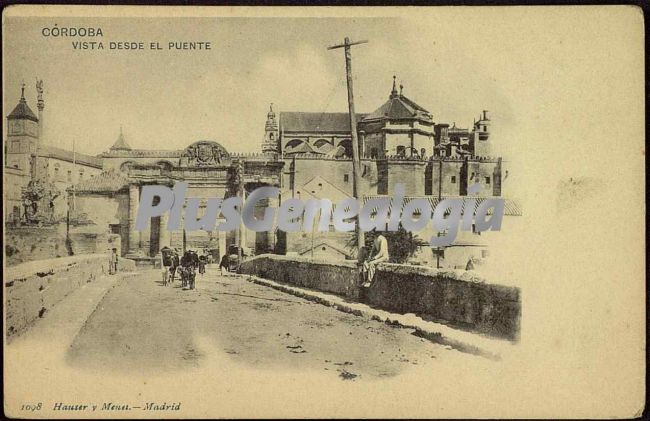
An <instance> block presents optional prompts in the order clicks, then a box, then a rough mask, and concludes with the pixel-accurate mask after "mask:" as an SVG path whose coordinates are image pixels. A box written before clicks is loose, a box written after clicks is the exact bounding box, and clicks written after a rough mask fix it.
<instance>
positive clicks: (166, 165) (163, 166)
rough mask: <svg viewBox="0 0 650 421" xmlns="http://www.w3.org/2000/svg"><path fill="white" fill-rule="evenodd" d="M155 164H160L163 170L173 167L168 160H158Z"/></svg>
mask: <svg viewBox="0 0 650 421" xmlns="http://www.w3.org/2000/svg"><path fill="white" fill-rule="evenodd" d="M156 165H158V166H160V168H162V169H163V170H171V169H172V167H173V164H172V163H171V162H169V161H158V162H156Z"/></svg>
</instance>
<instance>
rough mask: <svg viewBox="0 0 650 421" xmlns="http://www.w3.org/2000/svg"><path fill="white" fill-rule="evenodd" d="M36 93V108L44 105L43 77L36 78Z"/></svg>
mask: <svg viewBox="0 0 650 421" xmlns="http://www.w3.org/2000/svg"><path fill="white" fill-rule="evenodd" d="M36 93H37V94H38V108H40V109H42V108H43V105H45V101H43V79H40V80H39V79H36Z"/></svg>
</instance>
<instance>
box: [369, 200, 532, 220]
mask: <svg viewBox="0 0 650 421" xmlns="http://www.w3.org/2000/svg"><path fill="white" fill-rule="evenodd" d="M375 198H376V199H379V198H387V199H391V196H382V195H373V196H364V198H363V203H364V204H365V203H366V202H367V201H368V200H369V199H375ZM413 199H425V200H428V201H429V203H430V205H431V209H435V208H436V206H438V203H440V202H441V201H442V200H445V199H476V208H478V206H479V205H480V204H481V203H482V202H483V201H484V200H486V199H504V200H505V206H504V209H503V214H504V215H507V216H521V215H522V214H523V213H522V208H521V204H520V203H519V201H518V200H517V199H506V198H504V197H471V196H442V199H441V200H438V196H417V197H416V196H413V197H405V198H404V203H408V202H410V201H411V200H413ZM465 203H466V202H465V201H463V210H462V212H461V214H463V213H464V212H465ZM488 214H491V210H490V211H488Z"/></svg>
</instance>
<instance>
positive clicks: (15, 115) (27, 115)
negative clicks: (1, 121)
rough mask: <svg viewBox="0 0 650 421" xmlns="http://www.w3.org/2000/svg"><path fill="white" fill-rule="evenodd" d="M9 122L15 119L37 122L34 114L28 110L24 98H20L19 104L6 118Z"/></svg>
mask: <svg viewBox="0 0 650 421" xmlns="http://www.w3.org/2000/svg"><path fill="white" fill-rule="evenodd" d="M7 118H8V119H9V120H17V119H27V120H32V121H36V122H38V117H36V115H35V114H34V112H33V111H32V110H31V108H29V105H27V101H25V98H24V97H23V98H20V102H18V105H16V108H14V110H13V111H12V112H11V113H10V114H9V115H8V116H7Z"/></svg>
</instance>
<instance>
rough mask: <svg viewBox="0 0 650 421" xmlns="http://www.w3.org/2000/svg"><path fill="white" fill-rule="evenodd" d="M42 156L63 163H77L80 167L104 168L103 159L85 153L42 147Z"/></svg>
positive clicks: (40, 153)
mask: <svg viewBox="0 0 650 421" xmlns="http://www.w3.org/2000/svg"><path fill="white" fill-rule="evenodd" d="M39 155H40V156H44V157H47V158H54V159H60V160H62V161H68V162H76V163H77V164H80V165H88V166H90V167H95V168H102V159H101V158H98V157H96V156H91V155H86V154H83V153H79V152H77V153H73V152H72V151H68V150H65V149H61V148H57V147H55V146H42V147H41V149H40V152H39Z"/></svg>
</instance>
